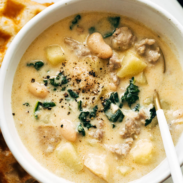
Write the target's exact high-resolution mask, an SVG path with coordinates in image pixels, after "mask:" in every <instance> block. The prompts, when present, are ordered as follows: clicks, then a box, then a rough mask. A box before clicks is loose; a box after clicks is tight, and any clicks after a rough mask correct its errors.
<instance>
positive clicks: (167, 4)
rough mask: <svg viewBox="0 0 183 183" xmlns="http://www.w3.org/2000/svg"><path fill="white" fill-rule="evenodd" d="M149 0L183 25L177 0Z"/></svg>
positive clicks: (181, 13)
mask: <svg viewBox="0 0 183 183" xmlns="http://www.w3.org/2000/svg"><path fill="white" fill-rule="evenodd" d="M34 1H37V2H40V3H43V2H58V1H61V0H34ZM147 1H152V2H154V3H156V4H158V5H159V6H161V7H163V8H164V9H166V10H167V11H168V12H169V13H171V14H172V15H173V16H174V17H175V18H176V19H177V20H178V21H179V22H180V23H182V25H183V9H182V7H181V6H180V5H179V3H178V2H177V1H176V0H147ZM182 172H183V167H182ZM163 183H173V181H172V179H171V177H170V178H169V179H167V180H166V181H164V182H163Z"/></svg>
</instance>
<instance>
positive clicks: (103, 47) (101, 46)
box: [87, 32, 113, 59]
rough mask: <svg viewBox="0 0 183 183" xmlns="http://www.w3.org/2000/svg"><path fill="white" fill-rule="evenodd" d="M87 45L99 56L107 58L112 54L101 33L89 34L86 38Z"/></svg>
mask: <svg viewBox="0 0 183 183" xmlns="http://www.w3.org/2000/svg"><path fill="white" fill-rule="evenodd" d="M87 43H88V47H89V49H90V50H91V52H93V53H94V54H96V55H97V56H98V57H99V58H102V59H107V58H110V57H111V56H112V54H113V51H112V49H111V47H110V46H109V45H108V44H106V43H105V41H104V39H103V37H102V35H101V34H100V33H98V32H95V33H93V34H91V35H90V36H89V38H88V41H87Z"/></svg>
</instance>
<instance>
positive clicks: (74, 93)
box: [67, 89, 79, 98]
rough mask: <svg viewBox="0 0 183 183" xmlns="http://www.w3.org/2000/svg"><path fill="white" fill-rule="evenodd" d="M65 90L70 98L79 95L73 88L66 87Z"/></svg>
mask: <svg viewBox="0 0 183 183" xmlns="http://www.w3.org/2000/svg"><path fill="white" fill-rule="evenodd" d="M67 91H68V93H69V95H70V96H71V97H72V98H78V97H79V95H78V94H77V93H76V92H74V91H73V90H71V89H68V90H67Z"/></svg>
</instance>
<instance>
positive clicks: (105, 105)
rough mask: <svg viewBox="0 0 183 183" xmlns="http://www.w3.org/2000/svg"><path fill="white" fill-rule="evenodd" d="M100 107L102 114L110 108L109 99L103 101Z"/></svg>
mask: <svg viewBox="0 0 183 183" xmlns="http://www.w3.org/2000/svg"><path fill="white" fill-rule="evenodd" d="M102 105H103V106H104V112H105V111H107V110H108V109H109V108H110V106H111V101H110V100H109V99H105V100H104V102H103V103H102Z"/></svg>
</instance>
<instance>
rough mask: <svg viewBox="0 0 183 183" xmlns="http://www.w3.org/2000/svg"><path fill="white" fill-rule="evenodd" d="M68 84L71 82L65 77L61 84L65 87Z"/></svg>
mask: <svg viewBox="0 0 183 183" xmlns="http://www.w3.org/2000/svg"><path fill="white" fill-rule="evenodd" d="M68 82H69V80H68V79H67V77H66V76H63V77H62V82H61V84H62V85H64V84H67V83H68Z"/></svg>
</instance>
